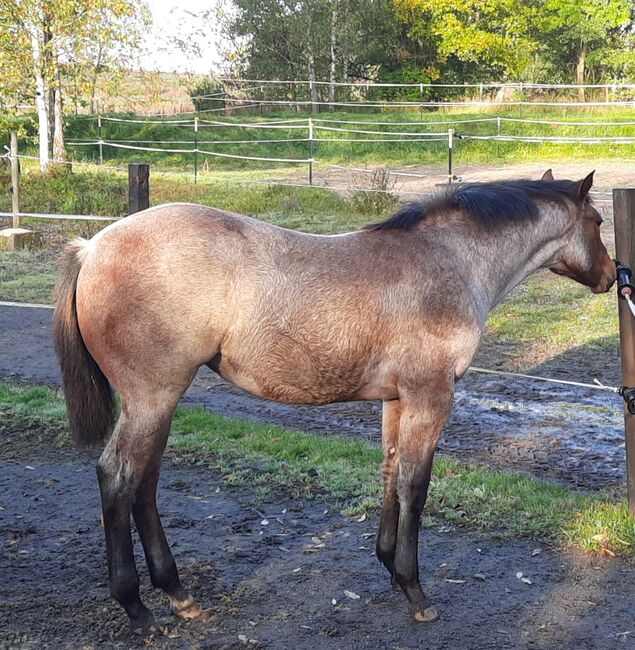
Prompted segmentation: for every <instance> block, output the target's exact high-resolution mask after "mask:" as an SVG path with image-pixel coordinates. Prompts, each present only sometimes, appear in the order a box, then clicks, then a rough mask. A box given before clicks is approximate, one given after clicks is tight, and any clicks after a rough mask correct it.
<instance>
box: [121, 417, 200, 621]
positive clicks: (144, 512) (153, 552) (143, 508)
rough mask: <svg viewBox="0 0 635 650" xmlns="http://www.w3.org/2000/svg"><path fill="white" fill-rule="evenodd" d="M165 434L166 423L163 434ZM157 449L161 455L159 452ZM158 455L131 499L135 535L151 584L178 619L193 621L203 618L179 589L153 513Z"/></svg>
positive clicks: (163, 538)
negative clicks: (142, 552) (159, 590)
mask: <svg viewBox="0 0 635 650" xmlns="http://www.w3.org/2000/svg"><path fill="white" fill-rule="evenodd" d="M168 433H169V423H168V426H167V430H166V431H165V434H163V432H162V434H161V435H162V436H163V435H165V438H164V439H165V440H167V434H168ZM164 446H165V443H163V446H162V447H161V450H160V451H161V453H162V452H163V447H164ZM161 453H159V455H158V457H157V458H154V459H153V461H152V462H151V463H150V464H149V466H148V468H147V469H146V472H145V475H144V477H143V480H142V481H141V484H140V485H139V488H138V489H137V494H136V497H135V501H134V504H133V506H132V515H133V517H134V521H135V524H136V526H137V532H138V533H139V537H140V538H141V543H142V545H143V551H144V553H145V556H146V561H147V563H148V569H149V571H150V579H151V580H152V585H153V586H154V587H155V588H157V589H162V590H163V591H164V592H165V593H166V594H167V596H168V598H169V600H170V605H171V607H172V611H173V612H174V613H175V614H177V615H178V616H180V617H181V618H196V617H198V616H202V615H204V612H203V610H201V609H200V608H199V607H198V606H197V605H196V603H195V602H194V599H193V598H192V597H191V596H190V595H189V594H188V593H187V592H186V591H185V589H183V586H182V585H181V581H180V579H179V572H178V569H177V568H176V562H175V561H174V557H173V555H172V552H171V551H170V547H169V545H168V542H167V539H166V538H165V533H164V532H163V526H162V525H161V519H160V518H159V512H158V510H157V501H156V493H157V483H158V482H159V471H160V466H161Z"/></svg>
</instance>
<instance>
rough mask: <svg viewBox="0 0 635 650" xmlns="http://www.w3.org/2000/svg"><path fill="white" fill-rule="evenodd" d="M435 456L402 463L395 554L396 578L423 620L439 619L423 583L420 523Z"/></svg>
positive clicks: (418, 618)
mask: <svg viewBox="0 0 635 650" xmlns="http://www.w3.org/2000/svg"><path fill="white" fill-rule="evenodd" d="M431 469H432V456H430V458H429V459H426V461H424V462H422V463H416V464H414V463H405V462H401V463H400V473H399V480H398V488H397V491H398V494H399V502H400V509H399V527H398V533H397V548H396V553H395V573H394V575H395V579H396V581H397V584H399V586H400V587H401V588H402V589H403V591H404V593H405V594H406V598H408V601H409V602H410V610H411V612H412V614H413V615H414V617H415V618H416V619H417V620H420V621H433V620H436V619H437V618H438V616H437V613H436V611H434V609H433V608H432V606H431V605H432V604H431V602H430V601H429V600H428V599H427V598H426V596H425V594H424V593H423V589H422V588H421V583H420V582H419V521H420V518H421V512H422V511H423V506H424V505H425V502H426V497H427V494H428V485H429V483H430V473H431Z"/></svg>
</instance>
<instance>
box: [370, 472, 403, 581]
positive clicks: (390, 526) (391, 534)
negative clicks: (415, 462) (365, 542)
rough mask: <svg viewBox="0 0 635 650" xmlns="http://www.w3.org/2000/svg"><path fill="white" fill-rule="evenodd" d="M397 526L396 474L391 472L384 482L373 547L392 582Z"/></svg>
mask: <svg viewBox="0 0 635 650" xmlns="http://www.w3.org/2000/svg"><path fill="white" fill-rule="evenodd" d="M398 525H399V500H398V498H397V480H396V472H393V473H392V475H391V476H389V477H387V478H386V479H385V481H384V501H383V504H382V508H381V517H380V520H379V531H378V533H377V544H376V547H375V550H376V553H377V557H378V558H379V560H380V561H381V563H382V564H383V565H384V566H385V567H386V568H387V569H388V571H390V575H391V576H392V578H393V581H394V573H395V547H396V544H397V527H398Z"/></svg>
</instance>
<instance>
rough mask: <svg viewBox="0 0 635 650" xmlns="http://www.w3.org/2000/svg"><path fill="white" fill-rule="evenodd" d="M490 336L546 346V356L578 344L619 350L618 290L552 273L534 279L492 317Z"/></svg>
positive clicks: (544, 351) (498, 339)
mask: <svg viewBox="0 0 635 650" xmlns="http://www.w3.org/2000/svg"><path fill="white" fill-rule="evenodd" d="M487 326H488V336H489V337H490V338H491V339H492V340H494V341H498V342H502V343H509V344H514V345H517V346H519V347H522V346H523V345H524V344H527V345H532V346H537V347H540V348H541V350H542V352H543V356H545V357H553V356H555V355H556V354H561V353H562V352H564V351H566V350H568V349H570V348H572V347H578V346H593V347H597V348H599V349H611V350H617V349H619V325H618V318H617V305H616V299H615V294H614V293H613V292H610V293H608V294H603V295H595V294H593V293H591V292H590V291H589V289H588V288H586V287H583V286H581V285H579V284H576V283H575V282H573V281H572V280H569V279H567V278H562V277H559V276H557V275H554V274H552V273H550V272H548V271H545V272H543V273H539V274H537V275H534V276H532V277H530V278H529V279H528V280H527V281H525V282H524V283H523V284H521V285H520V286H519V287H517V288H516V289H515V290H514V291H513V292H512V294H511V295H510V296H508V297H507V298H506V299H505V300H504V301H503V302H502V303H501V304H500V305H498V306H497V307H496V308H495V309H494V310H493V311H492V312H491V314H490V315H489V317H488V321H487Z"/></svg>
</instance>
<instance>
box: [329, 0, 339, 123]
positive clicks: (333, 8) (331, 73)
mask: <svg viewBox="0 0 635 650" xmlns="http://www.w3.org/2000/svg"><path fill="white" fill-rule="evenodd" d="M336 71H337V0H331V66H330V70H329V81H330V82H331V85H330V86H329V102H330V105H329V110H331V111H334V110H335V106H334V105H333V103H334V102H335V82H336V81H337V77H336Z"/></svg>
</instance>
